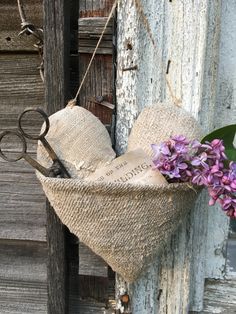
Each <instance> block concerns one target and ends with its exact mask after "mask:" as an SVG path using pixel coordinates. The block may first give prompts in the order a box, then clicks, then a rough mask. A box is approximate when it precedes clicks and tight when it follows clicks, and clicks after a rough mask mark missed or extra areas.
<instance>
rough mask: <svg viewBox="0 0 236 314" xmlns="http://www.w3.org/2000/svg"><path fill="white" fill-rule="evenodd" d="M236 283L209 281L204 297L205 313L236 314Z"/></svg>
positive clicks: (203, 313)
mask: <svg viewBox="0 0 236 314" xmlns="http://www.w3.org/2000/svg"><path fill="white" fill-rule="evenodd" d="M235 291H236V281H235V280H208V281H207V282H206V289H205V295H204V311H203V312H201V313H202V314H205V313H211V314H212V313H221V314H235V313H236V295H235Z"/></svg>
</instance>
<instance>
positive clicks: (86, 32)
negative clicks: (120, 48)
mask: <svg viewBox="0 0 236 314" xmlns="http://www.w3.org/2000/svg"><path fill="white" fill-rule="evenodd" d="M106 20H107V18H106V17H90V18H80V19H79V52H80V53H93V51H94V49H95V46H96V44H97V41H98V39H99V37H100V35H101V33H102V30H103V27H104V25H105V23H106ZM112 25H113V21H112V20H111V21H110V23H109V24H108V27H107V29H106V31H105V33H104V36H103V39H102V41H101V44H100V45H99V48H98V50H97V54H110V55H111V54H112V32H113V26H112Z"/></svg>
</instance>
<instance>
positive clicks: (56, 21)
mask: <svg viewBox="0 0 236 314" xmlns="http://www.w3.org/2000/svg"><path fill="white" fill-rule="evenodd" d="M69 10H70V7H69V3H68V1H65V0H57V1H53V2H52V1H50V0H45V1H44V30H45V38H44V44H45V46H44V59H45V64H44V67H45V72H44V73H45V100H46V108H47V111H48V113H49V114H52V113H54V112H55V111H57V110H60V109H61V108H63V107H64V106H65V105H66V101H67V100H68V99H69V97H68V92H69V53H70V50H69V49H70V47H69V45H70V42H69V40H70V28H69V25H70V21H69V18H70V15H69V12H70V11H69ZM47 242H48V294H49V298H48V313H50V314H54V313H55V314H65V313H66V312H67V311H68V298H69V293H68V262H67V256H66V243H67V241H66V231H65V227H64V226H63V225H62V224H61V223H60V221H59V218H58V217H57V216H56V214H55V212H54V211H53V209H52V207H51V206H50V205H49V204H48V205H47ZM67 245H68V243H67Z"/></svg>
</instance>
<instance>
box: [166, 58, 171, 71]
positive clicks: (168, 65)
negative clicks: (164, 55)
mask: <svg viewBox="0 0 236 314" xmlns="http://www.w3.org/2000/svg"><path fill="white" fill-rule="evenodd" d="M170 64H171V60H168V62H167V67H166V74H169V70H170Z"/></svg>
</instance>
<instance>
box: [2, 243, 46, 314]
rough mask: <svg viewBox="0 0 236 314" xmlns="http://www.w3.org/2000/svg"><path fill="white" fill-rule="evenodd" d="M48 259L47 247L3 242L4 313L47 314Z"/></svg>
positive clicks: (35, 244)
mask: <svg viewBox="0 0 236 314" xmlns="http://www.w3.org/2000/svg"><path fill="white" fill-rule="evenodd" d="M46 259H47V248H46V244H45V243H42V242H34V241H31V242H28V241H9V240H8V241H4V240H0V263H1V267H0V309H1V310H0V311H1V313H4V314H5V313H6V314H13V313H14V314H26V313H27V314H29V313H39V314H45V313H46V304H47V288H46V280H47V278H46Z"/></svg>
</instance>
